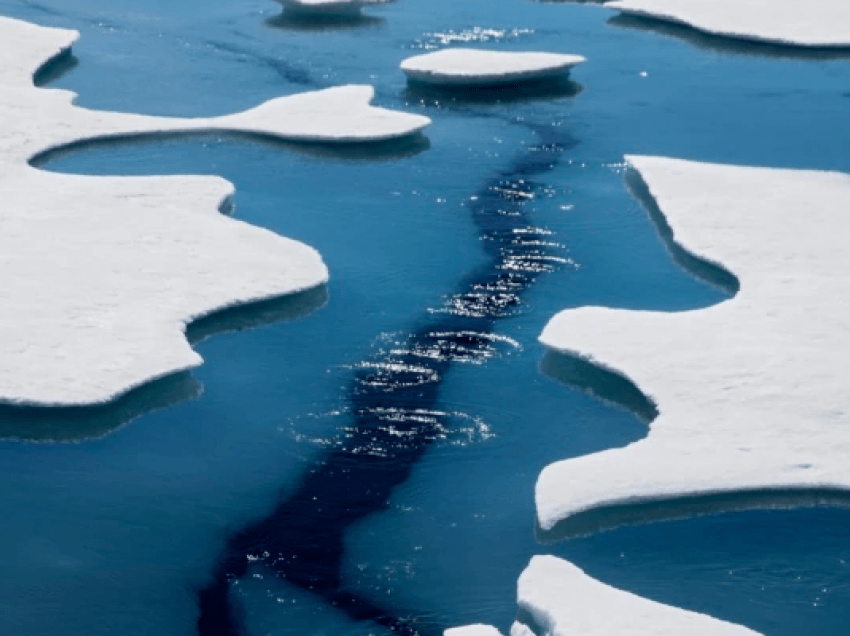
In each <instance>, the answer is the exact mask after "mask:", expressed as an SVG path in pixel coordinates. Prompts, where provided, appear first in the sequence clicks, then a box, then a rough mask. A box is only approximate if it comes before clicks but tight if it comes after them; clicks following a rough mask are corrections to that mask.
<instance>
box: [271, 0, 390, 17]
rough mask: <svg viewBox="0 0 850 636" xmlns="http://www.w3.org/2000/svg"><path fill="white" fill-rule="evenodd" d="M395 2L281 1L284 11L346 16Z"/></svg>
mask: <svg viewBox="0 0 850 636" xmlns="http://www.w3.org/2000/svg"><path fill="white" fill-rule="evenodd" d="M394 1H395V0H279V2H280V3H281V4H283V7H284V9H286V10H287V11H292V12H295V13H299V14H302V15H308V14H309V15H346V14H351V13H359V12H360V10H361V9H363V8H364V7H370V6H374V5H379V4H388V3H390V2H394Z"/></svg>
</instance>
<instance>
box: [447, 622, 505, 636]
mask: <svg viewBox="0 0 850 636" xmlns="http://www.w3.org/2000/svg"><path fill="white" fill-rule="evenodd" d="M443 634H444V636H501V632H500V631H499V630H498V629H496V628H495V627H493V626H492V625H481V624H477V625H464V626H463V627H453V628H451V629H447V630H446V631H444V632H443Z"/></svg>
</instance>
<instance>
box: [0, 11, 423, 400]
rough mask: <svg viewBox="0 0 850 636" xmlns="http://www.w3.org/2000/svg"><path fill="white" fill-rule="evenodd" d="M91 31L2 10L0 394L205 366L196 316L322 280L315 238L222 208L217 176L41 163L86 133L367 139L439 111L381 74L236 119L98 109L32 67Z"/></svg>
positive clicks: (38, 396)
mask: <svg viewBox="0 0 850 636" xmlns="http://www.w3.org/2000/svg"><path fill="white" fill-rule="evenodd" d="M77 37H78V33H77V32H75V31H68V30H62V29H52V28H44V27H39V26H36V25H33V24H29V23H26V22H21V21H18V20H12V19H8V18H3V17H0V198H2V201H3V207H2V210H0V228H2V231H0V255H2V256H0V279H1V280H2V281H3V286H2V288H0V296H2V303H0V305H2V309H0V324H2V330H0V356H1V357H2V358H3V361H4V364H3V368H2V370H0V402H6V403H14V404H29V405H47V406H55V405H85V404H96V403H103V402H107V401H109V400H111V399H113V398H115V397H117V396H119V395H121V394H122V393H124V392H126V391H128V390H129V389H131V388H134V387H136V386H138V385H140V384H143V383H145V382H148V381H150V380H153V379H156V378H159V377H162V376H165V375H168V374H171V373H174V372H177V371H181V370H185V369H189V368H192V367H195V366H197V365H199V364H200V363H201V357H200V356H199V355H198V354H197V353H195V352H194V351H193V350H192V349H191V347H190V346H189V344H188V343H187V342H186V339H185V337H184V332H185V328H186V325H187V323H188V322H190V321H192V320H193V319H196V318H198V317H201V316H203V315H206V314H209V313H211V312H214V311H216V310H219V309H223V308H226V307H230V306H233V305H237V304H241V303H246V302H250V301H256V300H261V299H266V298H271V297H275V296H281V295H284V294H290V293H293V292H297V291H300V290H304V289H307V288H310V287H314V286H316V285H319V284H321V283H322V282H324V281H325V280H326V279H327V276H328V273H327V269H326V267H325V265H324V263H323V262H322V259H321V257H320V256H319V254H318V253H317V252H315V251H314V250H313V249H311V248H310V247H308V246H306V245H303V244H301V243H298V242H296V241H292V240H290V239H287V238H284V237H281V236H278V235H276V234H273V233H272V232H269V231H267V230H264V229H261V228H257V227H253V226H250V225H248V224H246V223H242V222H240V221H237V220H234V219H231V218H228V217H226V216H224V215H222V214H219V212H218V209H219V208H220V207H221V205H222V204H223V202H225V201H226V200H227V199H228V197H230V195H232V193H233V186H232V185H231V184H230V183H228V182H227V181H225V180H223V179H220V178H217V177H192V176H180V177H142V178H137V177H109V178H107V177H87V176H77V175H63V174H52V173H47V172H44V171H41V170H37V169H35V168H33V167H31V166H30V165H29V164H28V161H30V160H31V159H32V157H33V156H35V155H37V154H39V153H42V152H44V151H46V150H48V149H52V148H57V147H62V146H65V145H68V144H73V143H76V142H79V141H82V140H90V139H102V138H116V137H127V136H134V135H140V134H157V133H166V132H182V131H206V130H209V131H235V132H241V133H248V134H257V135H263V136H271V137H277V138H280V139H286V140H293V141H322V142H360V141H372V140H385V139H392V138H395V137H401V136H405V135H409V134H411V133H415V132H417V131H419V130H420V129H422V128H423V127H424V126H426V125H427V124H428V123H429V120H428V119H427V118H425V117H419V116H416V115H409V114H405V113H398V112H394V111H389V110H384V109H380V108H374V107H372V106H370V105H369V101H370V100H371V99H372V95H373V90H372V88H371V87H369V86H344V87H339V88H332V89H327V90H323V91H316V92H312V93H303V94H300V95H294V96H291V97H283V98H279V99H275V100H271V101H269V102H266V103H265V104H262V105H260V106H258V107H256V108H253V109H251V110H248V111H245V112H243V113H238V114H234V115H227V116H223V117H211V118H201V119H180V118H174V117H147V116H142V115H132V114H121V113H112V112H98V111H92V110H88V109H84V108H79V107H77V106H74V105H73V103H72V101H73V99H74V97H75V95H74V93H71V92H69V91H65V90H55V89H42V88H36V87H35V86H34V85H33V83H32V79H33V73H34V72H35V71H36V70H37V69H38V68H40V67H41V66H42V65H43V64H44V63H45V60H49V59H52V58H55V57H56V56H59V55H62V54H64V53H67V51H68V50H69V48H70V46H71V44H72V43H73V42H74V41H75V40H76V39H77Z"/></svg>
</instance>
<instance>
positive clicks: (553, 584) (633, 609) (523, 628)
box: [445, 556, 757, 636]
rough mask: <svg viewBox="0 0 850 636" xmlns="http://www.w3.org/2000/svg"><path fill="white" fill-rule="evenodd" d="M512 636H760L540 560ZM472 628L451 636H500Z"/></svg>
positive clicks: (527, 577) (526, 583)
mask: <svg viewBox="0 0 850 636" xmlns="http://www.w3.org/2000/svg"><path fill="white" fill-rule="evenodd" d="M517 605H518V608H519V612H518V620H517V622H515V623H514V624H513V626H512V627H511V632H510V636H534V635H535V634H537V635H538V636H683V635H684V634H687V635H688V636H757V632H754V631H752V630H750V629H747V628H746V627H743V626H741V625H736V624H734V623H727V622H725V621H721V620H718V619H716V618H712V617H710V616H705V615H704V614H698V613H696V612H689V611H687V610H682V609H678V608H675V607H671V606H669V605H663V604H661V603H656V602H655V601H651V600H648V599H645V598H641V597H639V596H636V595H634V594H631V593H629V592H624V591H622V590H618V589H616V588H613V587H610V586H608V585H605V584H604V583H601V582H599V581H597V580H596V579H593V578H591V577H590V576H588V575H587V574H585V573H584V572H583V571H582V570H581V569H579V568H577V567H576V566H575V565H573V564H572V563H569V562H567V561H564V560H562V559H558V558H556V557H553V556H535V557H534V558H532V559H531V563H529V565H528V567H527V568H526V569H525V571H523V573H522V575H521V576H520V578H519V584H518V589H517ZM497 634H499V632H498V631H497V630H496V629H495V628H494V627H488V626H484V625H471V626H469V627H464V628H455V629H450V630H446V632H445V635H446V636H495V635H497Z"/></svg>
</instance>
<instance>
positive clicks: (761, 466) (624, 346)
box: [536, 157, 850, 534]
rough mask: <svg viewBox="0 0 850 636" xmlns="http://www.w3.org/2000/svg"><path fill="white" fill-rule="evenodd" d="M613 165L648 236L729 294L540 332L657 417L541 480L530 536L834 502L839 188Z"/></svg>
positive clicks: (844, 203)
mask: <svg viewBox="0 0 850 636" xmlns="http://www.w3.org/2000/svg"><path fill="white" fill-rule="evenodd" d="M627 160H628V162H629V163H630V164H631V165H632V166H633V167H634V168H635V169H636V170H637V171H638V173H639V174H640V176H641V177H642V178H643V182H644V183H645V184H646V187H647V188H648V190H647V192H646V193H645V194H647V195H648V196H650V199H651V200H650V201H649V202H648V205H647V207H648V208H649V209H650V215H651V216H652V217H653V220H654V221H655V222H656V224H657V226H658V229H659V232H660V234H662V236H663V237H666V239H667V240H668V242H670V243H671V244H672V243H673V242H675V243H677V244H678V245H679V246H681V248H684V249H685V250H687V251H688V252H690V253H691V254H693V255H694V256H695V257H697V258H698V259H702V260H704V261H708V262H711V263H715V264H720V265H721V266H722V267H724V268H726V269H728V270H729V271H730V272H731V273H732V274H734V275H735V276H736V277H737V279H738V280H739V281H740V291H739V292H738V293H737V295H736V296H734V297H733V298H731V299H730V300H727V301H725V302H723V303H720V304H718V305H715V306H712V307H710V308H707V309H701V310H696V311H687V312H681V313H662V312H651V311H625V310H614V309H604V308H598V307H586V308H581V309H576V310H567V311H564V312H561V313H560V314H558V315H557V316H555V317H554V318H553V319H552V320H551V321H550V323H549V324H548V325H547V326H546V328H545V329H544V331H543V333H542V335H541V336H540V340H541V341H542V342H543V343H544V344H545V345H547V346H549V347H551V348H553V349H556V350H559V351H562V352H566V353H568V354H572V355H575V356H578V357H582V358H585V359H587V360H589V361H590V362H592V363H593V364H594V365H597V366H599V367H601V368H604V369H608V370H611V371H612V372H614V373H619V374H623V375H625V376H627V377H628V378H630V379H631V380H632V381H633V382H634V383H635V385H636V386H637V387H638V388H639V389H640V390H641V391H642V392H643V393H644V394H646V395H647V396H648V397H649V398H650V399H651V400H652V401H653V402H654V403H655V404H656V405H657V406H658V409H659V415H658V417H657V419H655V421H653V422H652V424H651V426H650V430H649V435H648V437H647V438H645V439H644V440H641V441H639V442H636V443H634V444H631V445H630V446H627V447H625V448H619V449H614V450H608V451H604V452H601V453H596V454H593V455H589V456H584V457H578V458H575V459H570V460H566V461H563V462H559V463H555V464H552V465H550V466H548V467H547V468H546V469H544V471H543V472H542V474H541V475H540V478H539V480H538V483H537V489H536V502H537V509H538V522H539V525H540V527H541V529H542V530H543V531H550V530H552V529H553V528H556V527H557V528H558V530H557V532H563V533H565V534H574V533H582V532H587V531H592V530H594V529H599V528H600V527H606V526H612V525H617V524H618V523H624V522H629V521H641V520H645V519H649V518H665V517H667V518H673V517H678V516H684V515H688V514H695V513H698V512H703V511H711V510H723V509H739V508H753V507H765V506H789V505H800V504H809V503H818V502H823V501H836V500H837V501H845V500H846V497H844V495H843V494H842V491H844V492H846V490H847V489H848V487H850V467H848V463H847V457H848V456H850V395H848V392H847V390H846V384H847V381H846V377H845V375H846V374H845V372H844V370H845V368H846V361H847V358H848V354H850V329H848V326H850V315H848V312H847V308H846V306H845V305H846V301H845V299H846V297H847V292H846V289H847V280H846V273H847V271H848V269H850V251H848V250H847V245H846V236H847V231H848V227H850V176H848V175H845V174H841V173H834V172H815V171H803V170H780V169H770V168H751V167H735V166H728V165H715V164H706V163H695V162H691V161H682V160H676V159H667V158H658V157H627ZM641 187H642V186H641ZM655 204H657V208H655V209H653V206H654V205H655ZM671 232H672V234H671ZM681 248H680V249H681ZM671 502H673V503H672V504H671Z"/></svg>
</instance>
